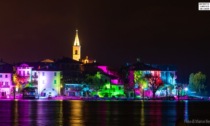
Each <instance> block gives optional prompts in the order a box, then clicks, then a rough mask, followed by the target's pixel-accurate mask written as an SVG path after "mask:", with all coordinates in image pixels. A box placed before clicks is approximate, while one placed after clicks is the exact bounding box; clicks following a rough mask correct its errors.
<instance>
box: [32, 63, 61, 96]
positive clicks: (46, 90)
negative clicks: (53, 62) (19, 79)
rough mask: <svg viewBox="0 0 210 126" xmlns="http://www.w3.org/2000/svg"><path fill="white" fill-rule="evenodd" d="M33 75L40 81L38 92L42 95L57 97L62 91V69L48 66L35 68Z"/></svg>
mask: <svg viewBox="0 0 210 126" xmlns="http://www.w3.org/2000/svg"><path fill="white" fill-rule="evenodd" d="M32 75H33V77H34V79H35V78H36V80H37V82H38V94H39V95H40V97H49V96H51V97H55V96H58V95H60V91H61V71H59V70H56V69H54V68H51V67H49V66H46V67H44V68H38V69H33V71H32Z"/></svg>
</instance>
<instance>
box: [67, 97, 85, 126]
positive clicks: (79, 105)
mask: <svg viewBox="0 0 210 126" xmlns="http://www.w3.org/2000/svg"><path fill="white" fill-rule="evenodd" d="M69 110H70V111H71V113H70V118H69V121H70V124H71V125H72V126H83V125H84V122H83V114H82V111H83V101H79V100H76V101H72V102H71V104H70V108H69Z"/></svg>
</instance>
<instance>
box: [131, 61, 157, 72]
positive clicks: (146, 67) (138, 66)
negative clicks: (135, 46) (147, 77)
mask: <svg viewBox="0 0 210 126" xmlns="http://www.w3.org/2000/svg"><path fill="white" fill-rule="evenodd" d="M130 68H131V70H160V69H158V68H155V67H153V66H151V65H149V64H145V63H142V62H136V63H134V64H132V65H131V66H130Z"/></svg>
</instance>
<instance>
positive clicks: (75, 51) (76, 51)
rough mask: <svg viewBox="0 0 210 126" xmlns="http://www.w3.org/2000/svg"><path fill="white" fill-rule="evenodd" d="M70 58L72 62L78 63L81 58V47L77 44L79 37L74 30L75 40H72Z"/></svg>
mask: <svg viewBox="0 0 210 126" xmlns="http://www.w3.org/2000/svg"><path fill="white" fill-rule="evenodd" d="M72 58H73V59H74V60H77V61H79V60H80V58H81V46H80V43H79V36H78V30H77V29H76V35H75V40H74V45H73V56H72Z"/></svg>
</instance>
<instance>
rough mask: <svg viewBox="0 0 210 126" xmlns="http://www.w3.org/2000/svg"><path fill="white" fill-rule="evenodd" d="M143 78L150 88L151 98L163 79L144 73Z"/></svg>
mask: <svg viewBox="0 0 210 126" xmlns="http://www.w3.org/2000/svg"><path fill="white" fill-rule="evenodd" d="M145 78H146V79H147V81H148V84H149V85H148V87H149V88H150V89H151V90H152V93H153V98H154V97H155V92H156V91H157V90H158V89H159V87H160V86H162V85H163V81H162V80H161V78H160V77H159V76H153V75H151V74H146V75H145Z"/></svg>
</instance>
